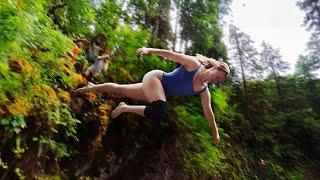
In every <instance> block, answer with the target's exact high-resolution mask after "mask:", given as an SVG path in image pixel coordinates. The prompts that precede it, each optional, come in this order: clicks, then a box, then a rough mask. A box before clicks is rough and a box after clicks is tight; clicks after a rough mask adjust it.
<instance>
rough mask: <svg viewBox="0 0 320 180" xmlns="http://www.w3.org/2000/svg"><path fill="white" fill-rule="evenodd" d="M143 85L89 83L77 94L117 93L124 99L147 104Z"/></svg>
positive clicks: (78, 90)
mask: <svg viewBox="0 0 320 180" xmlns="http://www.w3.org/2000/svg"><path fill="white" fill-rule="evenodd" d="M142 87H143V86H142V83H136V84H117V83H103V84H97V85H95V84H93V83H91V82H89V83H88V85H87V86H85V87H83V88H79V89H77V90H76V91H75V92H78V93H82V92H86V91H97V92H108V93H115V94H118V95H120V96H123V97H128V98H131V99H134V100H138V101H145V102H147V98H146V97H145V95H144V92H143V89H142Z"/></svg>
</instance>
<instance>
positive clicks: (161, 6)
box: [126, 0, 172, 48]
mask: <svg viewBox="0 0 320 180" xmlns="http://www.w3.org/2000/svg"><path fill="white" fill-rule="evenodd" d="M170 7H171V1H170V0H157V1H144V0H138V1H133V0H131V1H129V2H128V4H127V7H126V8H127V9H128V11H127V13H128V16H129V17H131V19H132V20H133V22H134V23H135V25H141V26H143V27H145V28H147V29H149V31H150V37H149V40H148V45H149V46H151V47H158V48H167V42H168V41H172V32H171V26H170V19H169V11H170Z"/></svg>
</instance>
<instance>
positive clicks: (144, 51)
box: [137, 47, 149, 56]
mask: <svg viewBox="0 0 320 180" xmlns="http://www.w3.org/2000/svg"><path fill="white" fill-rule="evenodd" d="M137 54H138V55H139V56H143V55H147V54H149V48H145V47H143V48H139V49H137Z"/></svg>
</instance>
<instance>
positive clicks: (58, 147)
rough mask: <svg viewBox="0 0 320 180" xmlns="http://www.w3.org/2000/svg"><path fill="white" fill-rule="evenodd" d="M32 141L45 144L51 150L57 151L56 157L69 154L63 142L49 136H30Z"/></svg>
mask: <svg viewBox="0 0 320 180" xmlns="http://www.w3.org/2000/svg"><path fill="white" fill-rule="evenodd" d="M32 140H33V141H35V142H39V144H44V145H47V146H48V147H49V148H50V149H51V150H53V151H54V152H56V153H57V158H61V157H68V156H70V154H69V152H68V150H67V146H66V145H65V144H64V143H59V142H56V141H54V140H52V139H49V138H36V137H34V138H32Z"/></svg>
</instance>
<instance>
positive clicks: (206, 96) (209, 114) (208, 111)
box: [200, 89, 220, 144]
mask: <svg viewBox="0 0 320 180" xmlns="http://www.w3.org/2000/svg"><path fill="white" fill-rule="evenodd" d="M200 97H201V103H202V108H203V112H204V115H205V117H206V119H207V120H208V123H209V125H210V127H211V129H212V135H213V139H214V143H215V144H218V143H219V141H220V136H219V132H218V127H217V124H216V121H215V117H214V114H213V111H212V108H211V95H210V92H209V90H208V89H207V90H206V91H204V92H203V93H201V95H200Z"/></svg>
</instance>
